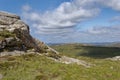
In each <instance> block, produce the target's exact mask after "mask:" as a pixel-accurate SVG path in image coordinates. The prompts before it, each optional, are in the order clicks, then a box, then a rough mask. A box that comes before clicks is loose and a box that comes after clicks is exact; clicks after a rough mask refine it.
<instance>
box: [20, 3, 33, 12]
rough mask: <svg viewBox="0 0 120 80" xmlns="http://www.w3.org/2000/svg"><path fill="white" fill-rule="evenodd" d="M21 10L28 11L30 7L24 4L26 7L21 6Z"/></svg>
mask: <svg viewBox="0 0 120 80" xmlns="http://www.w3.org/2000/svg"><path fill="white" fill-rule="evenodd" d="M22 10H23V11H30V10H31V7H30V6H29V5H28V4H26V5H24V6H22Z"/></svg>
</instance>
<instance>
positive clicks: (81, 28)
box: [0, 0, 120, 43]
mask: <svg viewBox="0 0 120 80" xmlns="http://www.w3.org/2000/svg"><path fill="white" fill-rule="evenodd" d="M0 10H1V11H7V12H10V13H14V14H17V15H19V16H20V17H21V19H22V20H23V21H25V22H26V23H27V24H28V25H29V27H30V32H31V35H32V36H34V37H35V38H37V39H39V40H42V41H44V42H45V43H96V42H98V43H101V42H120V0H19V1H18V0H0Z"/></svg>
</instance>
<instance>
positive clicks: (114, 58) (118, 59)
mask: <svg viewBox="0 0 120 80" xmlns="http://www.w3.org/2000/svg"><path fill="white" fill-rule="evenodd" d="M107 60H112V61H120V56H115V57H112V58H107Z"/></svg>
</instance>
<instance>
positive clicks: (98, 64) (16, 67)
mask: <svg viewBox="0 0 120 80" xmlns="http://www.w3.org/2000/svg"><path fill="white" fill-rule="evenodd" d="M54 48H56V49H58V51H59V52H63V53H62V55H68V56H71V57H76V58H78V59H82V60H85V61H86V62H90V63H93V64H95V65H94V66H92V67H91V68H85V67H83V66H80V65H76V64H69V65H67V64H63V63H58V62H55V61H53V60H51V59H48V58H47V57H45V56H39V55H37V54H27V55H22V56H12V57H11V56H6V57H3V58H4V60H2V58H1V59H0V74H2V75H3V78H2V80H119V79H120V65H119V64H120V61H110V60H106V59H104V58H93V57H88V56H78V55H76V54H77V52H79V50H78V49H75V48H74V47H71V46H69V48H68V47H67V46H54ZM66 52H69V53H66ZM73 52H74V53H75V54H73Z"/></svg>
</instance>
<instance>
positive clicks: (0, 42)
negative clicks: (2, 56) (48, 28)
mask: <svg viewBox="0 0 120 80" xmlns="http://www.w3.org/2000/svg"><path fill="white" fill-rule="evenodd" d="M29 49H34V50H35V51H37V52H40V53H47V52H50V51H51V52H54V53H55V54H57V52H55V51H54V50H52V49H51V48H49V47H48V46H47V45H45V44H44V43H43V42H41V41H39V40H37V39H34V38H33V37H32V36H31V35H30V33H29V26H28V25H27V24H25V23H24V22H23V21H22V20H21V19H20V17H19V16H17V15H14V14H10V13H7V12H0V50H8V51H9V50H29Z"/></svg>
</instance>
